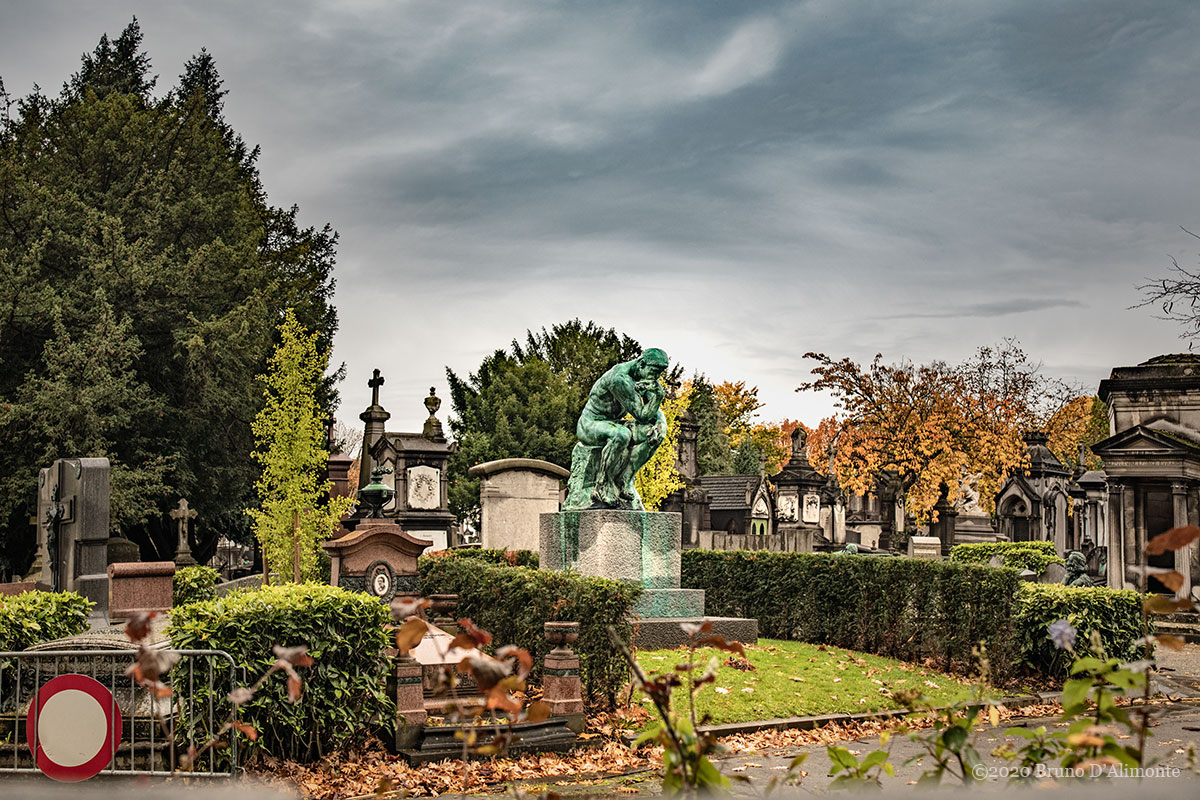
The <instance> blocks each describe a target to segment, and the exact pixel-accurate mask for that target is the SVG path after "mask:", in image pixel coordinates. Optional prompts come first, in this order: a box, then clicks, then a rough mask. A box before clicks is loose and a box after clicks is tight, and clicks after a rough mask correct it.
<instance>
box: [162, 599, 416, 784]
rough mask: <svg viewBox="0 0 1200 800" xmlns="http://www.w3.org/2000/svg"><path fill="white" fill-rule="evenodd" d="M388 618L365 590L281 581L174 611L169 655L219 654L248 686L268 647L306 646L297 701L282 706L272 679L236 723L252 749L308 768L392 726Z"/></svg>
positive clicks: (266, 663) (281, 692)
mask: <svg viewBox="0 0 1200 800" xmlns="http://www.w3.org/2000/svg"><path fill="white" fill-rule="evenodd" d="M389 621H390V618H389V616H388V611H387V608H386V607H385V606H384V605H383V604H381V603H380V602H379V601H378V600H377V599H375V598H373V597H371V596H370V595H368V594H366V593H364V592H347V591H345V590H343V589H338V588H335V587H332V586H321V585H319V584H311V583H309V584H299V585H296V584H286V585H283V586H267V587H263V588H262V589H256V590H253V591H243V592H233V593H231V594H229V595H226V596H225V597H221V598H218V599H216V600H210V601H207V602H201V603H193V604H191V605H188V606H184V607H182V608H176V609H174V611H173V612H172V613H171V625H170V628H169V630H168V634H169V636H170V639H171V646H172V647H175V648H180V649H205V648H213V649H217V650H224V651H226V652H228V653H229V654H230V655H231V656H233V659H234V661H235V662H236V663H237V664H238V666H239V667H241V668H243V669H244V670H245V674H246V679H247V683H252V682H253V681H255V680H257V679H258V677H259V676H261V675H262V674H263V673H265V672H266V671H267V670H268V669H269V668H270V667H271V665H272V664H273V663H274V661H275V656H274V655H273V654H272V647H273V646H274V645H281V646H284V647H294V646H296V645H307V646H308V652H309V655H311V656H312V657H313V659H314V660H315V661H316V663H315V664H314V665H313V666H311V667H307V668H302V669H301V670H300V673H301V676H302V677H303V678H304V693H303V695H302V696H301V698H300V701H299V702H297V703H295V704H292V703H289V702H288V701H287V690H286V681H285V679H284V678H283V676H282V675H276V676H272V677H271V679H269V680H268V681H267V682H266V683H265V684H264V685H263V687H262V688H261V689H259V691H258V694H257V695H256V696H255V698H254V700H252V701H251V702H250V703H248V704H246V705H245V706H243V707H242V721H244V722H248V723H250V724H251V725H253V726H254V727H255V729H256V730H257V731H258V733H259V738H258V740H257V741H255V742H253V743H250V747H251V749H252V751H253V752H264V753H269V754H270V755H273V756H279V757H287V758H294V759H299V760H302V761H311V760H313V759H316V758H318V757H320V756H323V755H325V754H327V753H330V752H333V751H334V750H338V749H341V748H345V747H348V746H350V745H352V744H354V743H355V742H357V741H361V740H362V739H363V738H364V737H365V736H366V735H368V734H369V733H371V732H372V731H373V730H378V729H380V728H382V729H385V730H386V729H388V728H390V727H391V726H393V725H394V720H395V717H396V706H395V701H394V700H393V699H392V698H391V697H390V696H389V694H388V692H387V676H388V668H389V661H388V659H387V658H386V656H385V654H384V650H385V648H387V647H388V645H389V641H390V640H389V637H388V634H387V633H386V632H385V630H384V625H385V624H387V623H388V622H389ZM215 691H217V692H219V693H220V694H222V695H224V694H225V693H227V692H228V691H229V687H224V686H222V687H217V688H216V689H215ZM191 722H192V723H195V722H196V721H191ZM200 722H204V721H200ZM219 723H220V720H218V724H219Z"/></svg>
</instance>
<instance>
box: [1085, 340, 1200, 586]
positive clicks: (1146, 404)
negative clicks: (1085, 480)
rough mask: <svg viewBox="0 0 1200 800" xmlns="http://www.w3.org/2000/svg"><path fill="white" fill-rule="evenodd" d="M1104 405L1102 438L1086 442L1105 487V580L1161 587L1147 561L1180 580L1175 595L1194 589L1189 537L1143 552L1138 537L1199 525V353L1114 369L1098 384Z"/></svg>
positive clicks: (1198, 571) (1196, 554)
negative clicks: (1173, 546) (1177, 545)
mask: <svg viewBox="0 0 1200 800" xmlns="http://www.w3.org/2000/svg"><path fill="white" fill-rule="evenodd" d="M1100 399H1101V400H1103V401H1104V402H1105V403H1107V404H1108V422H1109V430H1110V432H1111V435H1110V436H1109V438H1107V439H1105V440H1104V441H1102V442H1098V443H1097V444H1095V445H1093V446H1092V452H1093V453H1095V454H1096V455H1098V456H1100V457H1101V458H1102V459H1104V468H1105V477H1106V479H1107V484H1108V514H1107V517H1108V519H1107V528H1108V530H1107V542H1102V543H1100V544H1107V545H1108V550H1109V555H1108V559H1109V562H1108V563H1109V566H1108V583H1109V585H1110V586H1113V587H1117V588H1130V589H1142V590H1149V591H1157V592H1166V591H1168V590H1167V588H1166V587H1165V586H1163V585H1162V584H1161V583H1160V582H1159V581H1158V580H1157V579H1155V578H1154V576H1153V575H1146V574H1145V573H1143V572H1141V571H1139V570H1138V569H1136V568H1137V567H1139V566H1141V565H1148V566H1151V567H1157V568H1162V569H1173V570H1174V571H1176V572H1178V573H1180V574H1181V575H1183V577H1184V581H1183V586H1182V587H1181V588H1180V589H1179V591H1178V592H1177V594H1178V595H1179V596H1187V595H1192V596H1194V595H1195V594H1196V588H1195V587H1194V585H1193V581H1194V580H1195V578H1196V576H1198V575H1200V551H1198V549H1197V544H1198V543H1197V542H1192V543H1191V544H1190V545H1188V546H1187V547H1186V548H1184V549H1183V550H1180V551H1178V552H1175V553H1170V552H1168V553H1164V554H1162V555H1158V556H1147V555H1146V542H1148V541H1149V540H1150V539H1152V538H1153V537H1155V536H1157V535H1158V534H1160V533H1163V532H1164V531H1167V530H1170V529H1171V528H1173V527H1177V526H1181V525H1196V524H1198V523H1200V356H1197V355H1193V354H1190V353H1186V354H1177V355H1164V356H1158V357H1156V358H1152V359H1150V360H1149V361H1145V362H1143V363H1141V364H1138V365H1137V366H1134V367H1116V368H1115V369H1113V371H1112V373H1111V374H1110V375H1109V377H1108V379H1107V380H1103V381H1101V382H1100Z"/></svg>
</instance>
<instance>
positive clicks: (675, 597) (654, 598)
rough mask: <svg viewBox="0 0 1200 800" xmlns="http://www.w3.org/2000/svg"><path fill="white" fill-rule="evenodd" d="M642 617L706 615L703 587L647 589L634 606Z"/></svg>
mask: <svg viewBox="0 0 1200 800" xmlns="http://www.w3.org/2000/svg"><path fill="white" fill-rule="evenodd" d="M633 616H634V617H635V618H641V619H658V618H670V619H675V618H689V617H702V616H704V590H703V589H646V590H645V591H643V592H642V596H641V597H639V598H638V601H637V603H636V604H635V605H634V607H633Z"/></svg>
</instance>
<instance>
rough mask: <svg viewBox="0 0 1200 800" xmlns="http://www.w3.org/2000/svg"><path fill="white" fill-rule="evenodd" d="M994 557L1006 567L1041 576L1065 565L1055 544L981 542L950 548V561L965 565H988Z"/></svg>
mask: <svg viewBox="0 0 1200 800" xmlns="http://www.w3.org/2000/svg"><path fill="white" fill-rule="evenodd" d="M993 556H999V557H1000V560H1001V561H1002V562H1003V564H1004V566H1006V567H1012V568H1013V569H1027V570H1029V571H1031V572H1036V573H1037V574H1039V575H1040V574H1042V573H1043V572H1045V571H1046V567H1048V566H1050V565H1051V564H1062V563H1063V560H1062V559H1061V558H1060V557H1059V556H1058V551H1056V550H1055V549H1054V542H980V543H977V544H956V545H954V547H952V548H950V560H951V561H957V562H959V563H963V564H987V563H988V562H989V561H991V560H992V557H993Z"/></svg>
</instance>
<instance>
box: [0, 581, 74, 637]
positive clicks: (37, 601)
mask: <svg viewBox="0 0 1200 800" xmlns="http://www.w3.org/2000/svg"><path fill="white" fill-rule="evenodd" d="M91 610H92V603H91V601H90V600H88V599H86V598H85V597H84V596H83V595H80V594H75V593H74V592H22V593H21V594H18V595H14V596H12V597H4V596H2V595H0V651H6V650H7V651H13V650H24V649H25V648H27V647H32V646H33V645H35V644H40V643H41V642H49V641H51V640H53V639H61V638H63V637H64V636H74V635H76V634H78V633H83V632H84V631H86V630H87V629H88V613H89V612H90V611H91Z"/></svg>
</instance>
